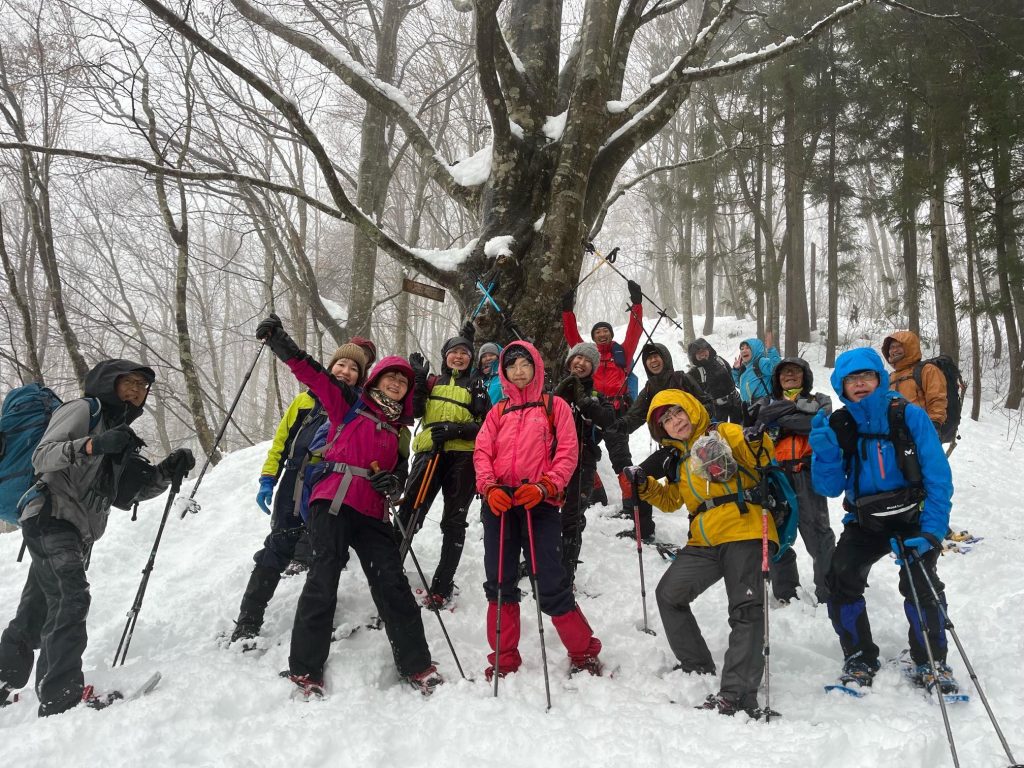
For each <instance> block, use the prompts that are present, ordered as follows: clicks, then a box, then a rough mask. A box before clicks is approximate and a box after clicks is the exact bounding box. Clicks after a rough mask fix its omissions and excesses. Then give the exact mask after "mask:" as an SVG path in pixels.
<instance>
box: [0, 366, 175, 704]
mask: <svg viewBox="0 0 1024 768" xmlns="http://www.w3.org/2000/svg"><path fill="white" fill-rule="evenodd" d="M155 379H156V374H155V373H154V372H153V369H152V368H149V367H148V366H145V365H140V364H139V363H135V362H132V361H130V360H104V361H102V362H100V363H97V364H96V366H95V367H94V368H93V369H92V370H90V371H89V373H87V374H86V376H85V397H82V398H78V399H76V400H69V401H68V402H66V403H64V404H63V405H62V406H60V407H59V408H58V409H57V410H56V411H54V413H53V416H52V417H51V418H50V423H49V425H48V426H47V428H46V431H45V432H44V433H43V436H42V438H41V439H40V441H39V445H37V446H36V448H35V450H34V451H33V453H32V467H33V469H34V470H35V472H36V474H37V476H38V477H39V481H38V482H37V483H36V485H35V486H33V488H32V489H30V490H29V492H28V493H26V494H25V498H26V499H28V497H29V496H30V494H31V499H29V500H27V501H26V503H25V504H24V508H23V510H22V513H21V531H22V534H23V535H24V537H25V546H26V548H27V549H28V553H29V555H30V556H31V558H32V564H31V566H30V567H29V570H28V578H27V579H26V581H25V588H24V590H23V591H22V593H21V602H20V603H19V605H18V612H17V614H16V615H15V617H14V619H13V620H12V621H11V623H10V624H9V625H8V626H7V629H5V630H4V633H3V637H2V638H0V705H2V704H3V703H4V702H5V701H6V700H7V697H8V696H9V695H10V693H11V692H12V691H13V690H15V689H17V688H21V687H22V686H24V685H25V684H26V683H27V682H28V678H29V675H30V674H31V672H32V665H33V663H35V667H36V694H37V695H38V697H39V716H40V717H46V716H47V715H56V714H59V713H61V712H64V711H66V710H68V709H71V708H72V707H74V706H76V705H77V704H79V703H82V702H84V703H85V704H86V705H88V706H91V707H93V708H96V709H99V708H101V707H103V706H106V705H107V704H109V703H110V701H111V700H110V699H109V698H98V697H95V696H93V697H89V696H88V694H87V691H88V690H89V689H86V688H85V680H84V676H83V673H82V654H83V653H85V649H86V644H87V642H88V638H87V634H86V617H87V616H88V615H89V602H90V596H89V580H88V579H87V578H86V574H85V569H86V564H87V562H88V557H89V553H90V552H91V551H92V546H93V544H94V543H95V542H96V541H98V540H99V538H100V537H101V536H102V535H103V533H104V531H105V530H106V527H107V519H108V517H109V516H110V508H111V506H116V507H118V508H120V509H131V508H132V505H133V504H136V503H138V502H140V501H144V500H146V499H151V498H153V497H154V496H158V495H160V494H161V493H163V492H164V491H165V490H166V489H167V487H168V486H169V485H170V484H171V482H172V480H174V479H175V478H177V479H178V480H180V479H181V478H182V477H184V476H185V475H186V474H187V473H188V472H189V471H190V470H191V469H192V468H193V467H194V466H195V459H194V458H193V456H192V452H191V451H190V450H188V449H187V448H176V449H174V450H173V451H171V452H170V454H168V456H167V458H165V459H164V460H163V461H161V462H160V463H159V464H156V465H153V464H150V463H149V462H148V461H146V460H145V459H144V458H142V456H141V455H140V453H139V451H140V449H141V448H143V447H144V446H145V445H146V444H145V443H144V442H143V441H142V440H141V439H139V437H138V436H137V435H136V434H135V432H134V431H133V430H132V428H131V426H129V425H130V424H132V422H134V420H135V419H137V418H138V417H139V416H141V415H142V413H143V407H144V405H145V403H146V398H147V397H148V396H149V388H150V387H151V386H152V384H153V382H154V381H155ZM36 649H39V650H40V653H39V658H38V660H36V659H35V657H34V656H35V655H34V651H35V650H36ZM83 694H86V696H85V698H83Z"/></svg>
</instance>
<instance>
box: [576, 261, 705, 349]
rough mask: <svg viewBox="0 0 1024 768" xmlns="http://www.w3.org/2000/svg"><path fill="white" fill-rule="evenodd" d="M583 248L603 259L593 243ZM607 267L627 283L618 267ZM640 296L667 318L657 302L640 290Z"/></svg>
mask: <svg viewBox="0 0 1024 768" xmlns="http://www.w3.org/2000/svg"><path fill="white" fill-rule="evenodd" d="M584 248H585V249H586V250H587V251H589V252H590V253H593V254H595V255H596V256H597V257H598V258H599V259H604V257H603V256H601V255H600V254H599V253H597V249H596V248H595V247H594V244H593V243H587V244H586V245H585V246H584ZM605 261H607V259H605ZM608 266H609V267H611V268H612V269H613V270H615V272H616V274H618V276H619V277H621V278H622V279H623V280H625V281H627V282H628V281H629V278H628V277H626V276H625V275H624V274H623V273H622V270H620V269H619V268H618V267H616V266H615V265H614V264H612V263H611V262H610V261H609V262H608ZM640 295H641V296H643V297H644V298H645V299H647V301H648V302H649V303H650V305H651V306H652V307H654V308H655V309H656V310H658V312H659V313H660V314H661V315H664V316H665V317H668V313H667V312H665V310H664V308H662V307H661V305H659V304H658V303H657V302H655V301H654V299H652V298H651V297H650V296H648V295H647V294H646V293H644V292H643V291H642V290H641V291H640ZM668 320H669V322H670V323H672V324H673V325H674V326H675V327H676V328H678V329H679V330H680V331H683V332H684V333H685V332H686V331H685V329H684V328H683V326H681V325H680V324H679V322H678V321H677V320H673V319H672V318H671V317H669V318H668Z"/></svg>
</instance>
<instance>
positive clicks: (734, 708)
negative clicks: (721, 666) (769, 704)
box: [694, 693, 778, 720]
mask: <svg viewBox="0 0 1024 768" xmlns="http://www.w3.org/2000/svg"><path fill="white" fill-rule="evenodd" d="M694 709H711V710H715V711H717V712H718V714H720V715H728V716H729V717H732V716H733V715H735V714H736V713H737V712H744V713H746V714H747V716H748V717H751V718H753V719H754V720H760V719H761V717H763V716H764V715H765V714H766V711H765V710H762V709H761V708H760V707H758V706H757V705H756V704H755V705H754V706H750V707H741V706H740V705H739V702H737V701H734V700H733V699H730V698H729V697H728V696H723V695H722V694H720V693H711V694H708V697H707V698H706V699H704V703H703V704H701V705H700V706H699V707H694ZM770 714H772V715H778V713H777V712H775V711H771V712H770Z"/></svg>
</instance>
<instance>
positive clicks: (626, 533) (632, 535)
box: [615, 528, 654, 544]
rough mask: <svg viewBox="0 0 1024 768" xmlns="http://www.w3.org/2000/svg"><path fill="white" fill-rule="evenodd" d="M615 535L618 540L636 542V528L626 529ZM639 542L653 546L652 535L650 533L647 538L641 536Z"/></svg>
mask: <svg viewBox="0 0 1024 768" xmlns="http://www.w3.org/2000/svg"><path fill="white" fill-rule="evenodd" d="M615 535H616V536H617V537H618V538H620V539H630V540H631V541H636V528H626V529H625V530H623V531H619V532H618V533H616V534H615ZM640 541H642V542H643V543H644V544H654V534H653V533H652V534H650V535H649V536H644V535H641V536H640Z"/></svg>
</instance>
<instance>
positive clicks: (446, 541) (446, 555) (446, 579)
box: [430, 528, 466, 600]
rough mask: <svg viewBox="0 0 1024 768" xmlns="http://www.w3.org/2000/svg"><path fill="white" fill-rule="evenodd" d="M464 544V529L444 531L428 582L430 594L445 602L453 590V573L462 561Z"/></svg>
mask: <svg viewBox="0 0 1024 768" xmlns="http://www.w3.org/2000/svg"><path fill="white" fill-rule="evenodd" d="M465 543H466V529H465V528H459V529H457V530H454V531H451V530H449V531H445V532H444V534H443V536H442V539H441V556H440V557H439V558H438V561H437V568H435V569H434V578H433V579H432V580H431V582H430V594H431V595H440V596H441V597H443V598H445V599H446V600H447V599H449V598H450V597H451V594H452V590H453V589H454V588H455V572H456V571H457V570H458V568H459V562H460V561H461V560H462V549H463V547H464V545H465Z"/></svg>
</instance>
